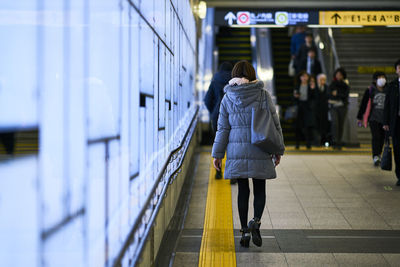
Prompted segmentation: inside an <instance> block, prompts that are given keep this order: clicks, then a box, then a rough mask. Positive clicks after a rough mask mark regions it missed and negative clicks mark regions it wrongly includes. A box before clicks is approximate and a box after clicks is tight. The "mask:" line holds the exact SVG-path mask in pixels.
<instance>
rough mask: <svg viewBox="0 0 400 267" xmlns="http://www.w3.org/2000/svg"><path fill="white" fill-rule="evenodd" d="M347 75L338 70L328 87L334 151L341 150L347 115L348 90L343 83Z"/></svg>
mask: <svg viewBox="0 0 400 267" xmlns="http://www.w3.org/2000/svg"><path fill="white" fill-rule="evenodd" d="M346 78H347V73H346V71H345V70H344V68H338V69H337V70H335V73H334V75H333V81H332V82H331V84H330V85H329V96H328V103H329V106H330V109H329V112H330V114H331V118H332V143H333V148H334V149H342V145H343V143H342V137H343V126H344V121H345V118H346V114H347V105H348V98H349V92H350V88H349V86H348V85H347V83H346V82H345V79H346Z"/></svg>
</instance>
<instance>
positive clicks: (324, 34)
mask: <svg viewBox="0 0 400 267" xmlns="http://www.w3.org/2000/svg"><path fill="white" fill-rule="evenodd" d="M313 34H314V41H315V44H316V45H317V48H318V57H319V60H320V62H321V67H322V71H323V72H324V73H325V74H326V76H327V82H328V83H330V82H331V81H332V77H333V73H334V71H335V70H336V69H337V68H339V67H340V62H339V57H338V54H337V52H336V44H335V40H334V38H333V33H332V29H331V28H327V29H319V28H315V29H314V30H313ZM321 43H322V45H321Z"/></svg>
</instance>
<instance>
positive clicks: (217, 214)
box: [199, 159, 236, 267]
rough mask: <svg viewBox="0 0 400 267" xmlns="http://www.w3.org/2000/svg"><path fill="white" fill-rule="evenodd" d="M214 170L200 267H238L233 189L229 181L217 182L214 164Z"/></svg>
mask: <svg viewBox="0 0 400 267" xmlns="http://www.w3.org/2000/svg"><path fill="white" fill-rule="evenodd" d="M210 167H211V169H210V177H209V182H208V193H207V204H206V213H205V218H204V230H203V237H202V240H201V247H200V255H199V266H204V267H206V266H207V267H209V266H236V254H235V243H234V237H233V219H232V198H231V186H230V184H229V180H224V179H219V180H216V179H215V169H214V167H213V165H212V162H211V166H210ZM224 167H225V159H224V161H223V163H222V169H224Z"/></svg>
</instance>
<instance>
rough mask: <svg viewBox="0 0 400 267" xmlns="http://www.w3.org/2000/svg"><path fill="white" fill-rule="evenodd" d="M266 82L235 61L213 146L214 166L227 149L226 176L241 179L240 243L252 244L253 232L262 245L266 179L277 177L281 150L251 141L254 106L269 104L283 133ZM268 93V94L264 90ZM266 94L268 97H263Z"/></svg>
mask: <svg viewBox="0 0 400 267" xmlns="http://www.w3.org/2000/svg"><path fill="white" fill-rule="evenodd" d="M263 88H264V84H263V82H262V81H258V80H256V72H255V70H254V68H253V66H252V65H251V64H250V63H248V62H247V61H245V60H242V61H239V62H238V63H236V64H235V66H234V67H233V70H232V79H231V80H230V81H229V85H227V86H226V87H225V89H224V90H225V92H226V94H225V96H224V98H223V99H222V102H221V108H220V114H219V118H218V130H217V134H216V136H215V140H214V145H213V148H212V157H213V158H214V162H213V164H214V167H215V169H217V170H221V165H222V158H223V157H224V155H225V151H226V165H225V175H224V177H225V179H232V178H237V180H238V199H237V200H238V209H239V218H240V224H241V227H242V229H241V232H242V238H241V240H240V245H241V246H243V247H249V242H250V234H251V238H252V240H253V243H254V244H255V245H256V246H261V245H262V239H261V233H260V224H261V222H260V220H261V217H262V214H263V211H264V207H265V200H266V195H265V180H266V179H273V178H276V171H275V167H276V166H277V165H278V164H279V162H280V158H281V155H283V153H284V151H281V152H280V153H279V154H277V155H270V154H268V153H266V152H264V151H263V150H261V149H260V148H258V147H257V146H255V145H253V144H252V143H251V119H252V109H253V108H256V107H259V106H260V101H262V102H264V103H266V104H267V107H268V108H269V110H270V111H271V116H269V119H270V120H272V122H271V123H273V124H272V125H274V126H275V127H276V129H277V130H278V132H279V133H280V137H281V138H282V140H283V135H282V128H281V125H280V122H279V118H278V115H277V113H276V108H275V105H274V104H273V102H272V99H271V96H270V95H269V93H268V91H266V90H264V89H263ZM263 92H264V93H263ZM262 96H265V97H264V99H261V97H262ZM250 178H252V180H253V190H254V191H253V194H254V203H253V207H254V218H253V219H252V220H250V222H249V223H247V217H248V209H249V196H250V189H249V180H250Z"/></svg>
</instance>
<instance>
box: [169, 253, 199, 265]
mask: <svg viewBox="0 0 400 267" xmlns="http://www.w3.org/2000/svg"><path fill="white" fill-rule="evenodd" d="M198 265H199V253H192V252H177V253H176V254H175V259H174V264H173V266H174V267H195V266H198ZM166 266H168V264H167V265H166Z"/></svg>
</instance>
